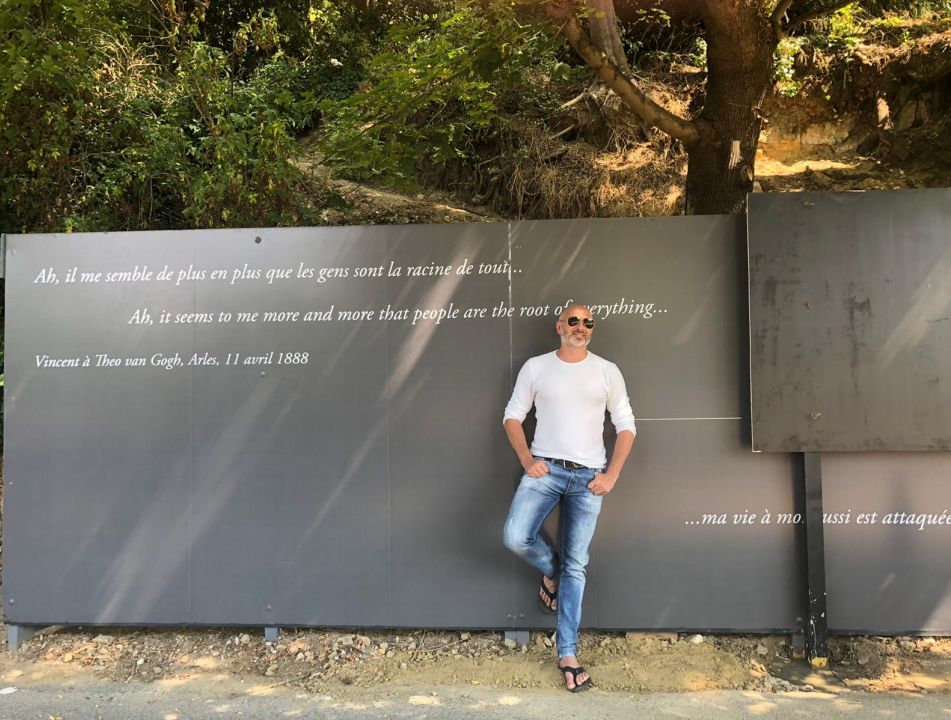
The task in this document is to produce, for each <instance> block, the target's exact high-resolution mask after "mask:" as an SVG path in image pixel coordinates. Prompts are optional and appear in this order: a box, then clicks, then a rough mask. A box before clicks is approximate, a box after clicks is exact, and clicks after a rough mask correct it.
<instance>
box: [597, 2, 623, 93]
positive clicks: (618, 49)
mask: <svg viewBox="0 0 951 720" xmlns="http://www.w3.org/2000/svg"><path fill="white" fill-rule="evenodd" d="M588 7H589V8H590V9H591V14H590V15H589V16H588V27H589V29H590V32H591V41H592V42H593V43H594V45H595V47H597V48H598V50H600V51H601V52H603V53H604V54H605V55H607V57H608V59H610V60H611V62H613V63H614V64H615V65H617V67H618V69H619V70H620V71H621V72H622V73H624V74H625V75H627V76H628V77H630V76H631V67H630V65H628V64H627V55H626V54H625V53H624V46H623V45H622V44H621V35H620V33H619V32H618V25H617V16H616V15H615V14H614V0H588Z"/></svg>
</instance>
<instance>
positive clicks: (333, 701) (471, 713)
mask: <svg viewBox="0 0 951 720" xmlns="http://www.w3.org/2000/svg"><path fill="white" fill-rule="evenodd" d="M11 687H13V688H16V689H15V690H13V691H11V690H10V688H11ZM589 717H590V718H624V719H625V720H627V718H637V719H638V720H653V719H655V718H656V719H661V718H662V719H663V720H671V718H696V719H697V720H705V719H707V718H710V719H717V720H731V719H733V718H744V719H749V718H767V719H768V720H774V719H775V720H786V719H787V718H788V719H789V720H793V719H795V720H803V719H808V718H838V717H842V718H845V717H848V718H889V717H893V718H902V720H917V719H918V718H921V719H922V720H925V719H926V718H927V720H939V719H940V718H951V695H898V694H884V693H882V694H867V693H855V692H852V693H843V694H838V695H833V694H828V693H818V692H816V693H801V692H794V693H782V694H768V695H767V694H762V693H754V692H744V691H730V692H704V693H676V694H671V693H655V694H643V695H631V694H629V693H610V692H603V691H599V690H597V689H595V690H591V691H589V692H587V693H579V694H577V695H572V694H570V693H567V692H564V691H558V692H554V691H527V690H520V691H507V690H493V689H489V688H483V687H476V686H473V687H465V686H454V687H439V688H432V687H426V688H421V687H415V688H414V687H405V688H393V687H391V688H387V689H385V690H373V691H361V690H360V689H358V688H347V691H346V692H345V693H344V694H342V695H328V694H316V695H315V694H309V693H301V692H297V691H294V690H290V689H286V688H284V687H273V686H267V685H255V684H253V683H250V682H249V683H241V682H239V681H236V680H234V679H232V678H228V677H222V678H219V679H217V680H216V679H202V680H201V681H198V682H193V681H188V680H184V681H182V680H168V681H158V682H155V683H151V684H145V683H131V684H121V683H110V682H100V681H96V682H89V681H83V682H71V683H65V684H57V683H47V682H42V683H36V682H24V683H21V684H17V685H11V686H8V687H7V688H3V689H0V719H2V720H8V719H9V720H34V719H35V720H54V719H55V720H60V719H61V720H151V719H152V718H155V719H156V720H212V719H216V720H217V719H219V718H242V719H246V718H269V719H270V718H326V719H327V720H360V719H363V718H400V719H402V718H407V719H409V718H417V719H420V720H422V719H423V718H425V719H426V720H461V719H462V718H474V719H478V720H495V719H496V718H498V719H499V720H502V719H503V718H504V719H505V720H512V719H513V718H531V719H533V720H534V719H536V718H537V720H567V719H568V718H572V719H573V718H589Z"/></svg>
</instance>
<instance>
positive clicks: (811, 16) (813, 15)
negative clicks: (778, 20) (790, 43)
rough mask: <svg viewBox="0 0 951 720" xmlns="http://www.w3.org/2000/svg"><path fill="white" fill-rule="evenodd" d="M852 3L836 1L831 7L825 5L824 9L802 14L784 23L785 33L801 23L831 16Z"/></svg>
mask: <svg viewBox="0 0 951 720" xmlns="http://www.w3.org/2000/svg"><path fill="white" fill-rule="evenodd" d="M853 2H855V0H836V2H834V3H832V4H831V5H827V6H826V7H822V8H819V9H818V10H812V11H811V12H807V13H803V14H802V15H800V16H799V17H797V18H796V19H795V20H790V21H789V22H788V23H786V32H791V31H793V30H795V29H796V28H797V27H799V26H800V25H802V24H803V23H806V22H809V21H810V20H815V19H817V18H821V17H823V16H825V15H831V14H832V13H834V12H835V11H836V10H841V9H842V8H844V7H845V6H846V5H851V4H852V3H853Z"/></svg>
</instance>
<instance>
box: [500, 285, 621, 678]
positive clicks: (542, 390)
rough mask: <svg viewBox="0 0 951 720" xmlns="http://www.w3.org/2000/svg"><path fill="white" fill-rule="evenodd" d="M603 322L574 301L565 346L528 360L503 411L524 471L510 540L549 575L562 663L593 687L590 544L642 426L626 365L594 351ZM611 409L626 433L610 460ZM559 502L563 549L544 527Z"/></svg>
mask: <svg viewBox="0 0 951 720" xmlns="http://www.w3.org/2000/svg"><path fill="white" fill-rule="evenodd" d="M594 324H595V321H594V318H593V317H592V315H591V313H590V311H589V310H588V308H587V307H585V306H584V305H581V304H578V303H571V304H569V305H567V306H566V307H565V309H564V310H563V311H562V313H561V315H560V316H559V318H558V321H557V322H556V323H555V331H556V332H557V333H558V335H559V337H560V338H561V347H559V348H558V350H556V351H554V352H551V353H548V354H546V355H539V356H537V357H533V358H530V359H529V360H528V361H527V362H526V363H525V365H523V366H522V370H521V371H520V372H519V374H518V380H516V382H515V389H514V391H513V392H512V398H511V400H509V403H508V405H507V406H506V408H505V415H504V418H503V423H504V425H505V433H506V435H508V439H509V442H510V443H511V444H512V448H513V449H514V450H515V453H516V455H518V459H519V461H520V462H521V463H522V467H523V468H524V469H525V474H524V475H523V476H522V481H521V483H520V484H519V486H518V490H516V492H515V497H514V498H513V500H512V507H511V508H510V509H509V514H508V518H507V519H506V521H505V546H506V547H507V548H509V549H510V550H511V551H512V552H514V553H515V554H517V555H518V556H519V557H521V558H522V559H524V560H526V561H527V562H528V563H529V564H531V565H532V566H533V567H534V568H536V569H537V570H538V571H539V572H540V573H541V574H542V579H541V585H540V587H539V589H538V592H539V603H540V604H541V607H542V609H543V610H545V611H546V612H549V613H554V614H556V616H557V619H556V632H557V647H558V668H559V669H560V670H561V671H562V672H563V673H564V676H565V686H566V687H567V689H568V690H570V691H571V692H579V691H581V690H587V689H588V688H589V687H590V686H591V678H590V676H589V675H588V673H587V672H585V670H584V668H583V667H581V666H580V664H579V663H578V658H577V657H576V652H577V644H578V625H579V624H580V622H581V600H582V597H583V595H584V584H585V567H586V566H587V564H588V545H589V544H590V542H591V538H592V536H593V535H594V528H595V524H596V523H597V520H598V513H599V512H600V511H601V501H602V499H603V497H604V496H605V495H606V494H607V493H609V492H611V489H612V488H613V487H614V484H615V483H616V482H617V479H618V476H619V475H620V473H621V468H622V467H623V466H624V462H625V461H626V460H627V456H628V455H629V454H630V452H631V448H632V447H633V445H634V435H635V434H636V432H637V429H636V427H635V425H634V413H633V412H632V411H631V403H630V401H629V400H628V397H627V390H626V389H625V386H624V378H623V377H622V376H621V371H620V370H618V367H617V365H615V364H614V363H612V362H609V361H607V360H605V359H604V358H601V357H598V356H597V355H595V354H594V353H591V352H588V343H590V342H591V335H592V333H593V331H594ZM532 405H534V406H535V419H536V421H537V422H536V428H535V436H534V438H533V439H532V446H531V449H529V447H528V442H527V440H526V438H525V431H524V430H523V428H522V422H523V421H524V420H525V416H526V415H528V412H529V410H531V408H532ZM605 410H607V411H608V412H610V414H611V421H612V422H613V424H614V429H615V430H616V431H617V441H616V442H615V444H614V452H613V454H612V456H611V462H610V464H608V465H607V467H605V464H606V462H607V453H606V451H605V448H604V440H603V433H604V411H605ZM559 503H560V504H561V517H562V523H561V547H560V548H559V550H558V552H556V551H555V550H554V549H553V548H552V547H551V546H549V544H548V543H547V542H546V541H545V540H544V538H542V536H541V535H540V530H541V526H542V523H543V522H544V521H545V518H547V517H548V516H549V515H550V514H551V512H552V511H553V510H554V509H555V507H556V506H557V505H558V504H559Z"/></svg>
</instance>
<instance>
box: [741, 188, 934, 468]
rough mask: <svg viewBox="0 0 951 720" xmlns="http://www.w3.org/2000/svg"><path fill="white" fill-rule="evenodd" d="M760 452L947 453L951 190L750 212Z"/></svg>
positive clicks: (808, 196) (755, 204) (786, 204)
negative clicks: (880, 451)
mask: <svg viewBox="0 0 951 720" xmlns="http://www.w3.org/2000/svg"><path fill="white" fill-rule="evenodd" d="M748 218H749V272H750V337H751V386H752V416H753V446H754V448H755V449H756V450H764V451H776V452H789V451H805V452H808V451H822V450H949V449H951V376H949V374H948V367H949V365H948V357H949V356H951V285H949V283H948V278H949V277H951V232H949V227H951V190H947V189H935V190H913V191H909V190H903V191H887V192H868V193H790V194H784V193H766V194H754V195H751V196H750V203H749V213H748Z"/></svg>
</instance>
